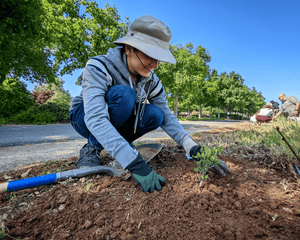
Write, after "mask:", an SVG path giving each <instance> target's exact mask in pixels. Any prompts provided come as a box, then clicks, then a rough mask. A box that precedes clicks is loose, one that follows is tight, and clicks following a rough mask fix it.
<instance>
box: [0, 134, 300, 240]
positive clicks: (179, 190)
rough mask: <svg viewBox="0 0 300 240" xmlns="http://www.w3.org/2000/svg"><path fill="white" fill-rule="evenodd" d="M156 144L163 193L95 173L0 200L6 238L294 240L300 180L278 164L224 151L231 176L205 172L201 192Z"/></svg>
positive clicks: (188, 170)
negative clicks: (141, 189) (206, 176)
mask: <svg viewBox="0 0 300 240" xmlns="http://www.w3.org/2000/svg"><path fill="white" fill-rule="evenodd" d="M216 135H217V134H210V135H209V134H208V135H207V138H206V140H205V139H202V140H201V141H213V140H212V137H216ZM196 141H198V140H197V139H196ZM162 143H163V145H164V147H163V150H162V151H161V152H160V153H159V154H158V155H157V156H156V157H155V158H154V159H153V160H151V161H150V162H149V164H150V165H151V166H152V168H153V169H154V170H155V171H157V173H159V174H160V175H161V176H163V177H165V178H166V180H167V183H166V186H165V187H163V189H162V190H161V191H159V192H158V191H155V192H154V193H143V192H142V191H140V189H139V187H138V186H137V185H136V184H135V182H134V181H133V180H132V179H129V180H127V181H124V180H122V179H121V178H118V177H111V176H108V175H104V174H95V175H91V176H87V177H84V178H80V179H69V180H66V181H63V182H60V183H58V184H54V185H52V186H41V187H38V188H34V189H26V190H21V191H18V192H15V193H1V194H0V206H1V210H0V216H1V218H2V220H1V221H2V222H3V223H4V225H5V228H4V229H5V232H6V233H7V234H9V235H10V236H12V237H14V238H18V239H25V238H27V239H210V240H211V239H299V236H300V225H299V220H300V204H299V197H300V192H299V184H300V181H299V180H298V179H296V178H294V177H293V176H292V175H291V173H290V171H289V169H288V167H287V165H286V164H285V159H284V157H277V156H275V155H272V154H269V155H268V156H266V155H263V152H264V150H263V149H260V148H257V149H256V150H255V151H256V152H255V151H253V153H251V152H247V153H244V155H245V156H247V157H241V156H240V155H237V154H239V152H238V150H237V152H235V150H234V149H229V150H230V151H229V150H228V149H227V150H228V151H227V152H224V153H223V154H221V155H219V158H220V159H221V160H222V161H224V162H225V163H226V164H227V165H228V166H229V167H230V169H231V170H232V173H231V174H229V175H227V176H225V177H222V176H220V175H218V174H217V173H215V172H211V173H209V176H210V177H209V179H208V180H207V181H206V182H204V183H203V184H201V186H200V179H199V178H198V175H197V173H195V172H194V168H195V167H196V166H197V165H196V163H195V162H194V161H193V160H190V161H189V160H187V158H186V156H185V154H184V150H183V148H181V147H178V146H177V145H176V144H175V143H174V142H173V141H164V142H162ZM207 143H208V142H207ZM225 149H226V148H225ZM234 154H236V155H234ZM254 154H260V155H256V157H251V156H254ZM76 160H77V159H76V158H71V159H69V160H67V161H63V162H57V163H51V164H49V163H48V164H44V165H40V166H31V170H28V169H22V170H19V171H16V172H8V173H5V174H2V175H0V182H5V181H7V178H9V177H10V179H13V180H16V179H20V178H22V176H21V175H22V174H25V173H27V174H28V175H27V176H26V177H32V176H37V175H39V174H41V173H49V172H55V171H62V170H67V169H73V168H75V162H76ZM111 160H112V159H111V158H110V157H109V156H106V157H103V158H102V163H103V164H104V165H105V164H107V163H108V162H110V161H111ZM23 176H24V175H23ZM4 177H5V178H6V179H5V178H4ZM4 239H10V238H9V237H6V238H4Z"/></svg>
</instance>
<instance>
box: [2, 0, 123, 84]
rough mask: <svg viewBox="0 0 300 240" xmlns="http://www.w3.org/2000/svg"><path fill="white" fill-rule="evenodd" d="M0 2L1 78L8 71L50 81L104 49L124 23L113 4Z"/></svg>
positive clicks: (90, 1)
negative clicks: (99, 5) (101, 5)
mask: <svg viewBox="0 0 300 240" xmlns="http://www.w3.org/2000/svg"><path fill="white" fill-rule="evenodd" d="M0 6H1V8H0V9H1V10H0V20H1V21H0V49H1V52H0V66H1V68H0V83H2V82H3V80H4V79H5V78H6V76H7V75H11V76H14V77H23V78H24V79H25V80H26V81H31V82H41V83H45V82H48V83H53V82H55V78H57V77H58V75H63V74H66V73H68V74H70V73H72V71H73V70H75V69H78V68H83V67H84V65H85V64H86V62H87V60H88V59H89V58H90V57H91V56H95V55H98V54H103V53H104V52H106V51H107V50H108V48H110V47H112V46H113V41H115V40H116V39H117V38H119V37H121V36H123V35H124V33H125V32H126V31H127V27H128V22H123V21H121V19H120V16H119V14H118V12H117V9H116V7H115V6H113V7H110V6H109V5H106V6H105V8H104V9H101V8H98V5H97V3H96V2H94V1H93V0H83V1H81V0H30V1H29V0H2V1H1V3H0ZM81 11H84V12H85V13H84V14H80V12H81Z"/></svg>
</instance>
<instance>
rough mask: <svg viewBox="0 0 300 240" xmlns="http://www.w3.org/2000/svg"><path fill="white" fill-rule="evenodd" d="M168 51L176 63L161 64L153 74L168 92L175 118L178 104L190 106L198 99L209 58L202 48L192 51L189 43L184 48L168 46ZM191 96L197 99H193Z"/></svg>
mask: <svg viewBox="0 0 300 240" xmlns="http://www.w3.org/2000/svg"><path fill="white" fill-rule="evenodd" d="M170 51H171V52H172V54H173V55H174V57H175V58H176V60H177V63H176V64H174V65H172V64H168V63H161V64H160V66H159V68H157V69H156V70H155V73H156V74H157V76H158V77H159V79H160V80H161V82H162V84H163V85H164V87H165V88H166V89H167V90H168V92H167V93H168V94H169V99H170V98H171V99H172V100H173V101H174V115H175V116H177V115H178V102H180V101H185V102H187V105H190V104H193V102H195V101H197V100H199V99H200V96H199V93H200V91H201V88H202V86H203V82H204V79H205V77H206V76H207V72H208V67H207V66H206V61H207V60H208V59H209V58H208V53H207V52H206V50H205V51H204V48H202V47H201V46H198V47H197V48H196V49H195V50H194V46H193V45H192V44H191V43H188V44H187V45H186V46H185V47H183V46H182V45H177V46H170ZM203 51H204V52H205V53H206V55H205V56H202V52H203ZM203 59H205V60H203ZM193 96H197V97H195V98H193ZM199 101H201V99H200V100H199Z"/></svg>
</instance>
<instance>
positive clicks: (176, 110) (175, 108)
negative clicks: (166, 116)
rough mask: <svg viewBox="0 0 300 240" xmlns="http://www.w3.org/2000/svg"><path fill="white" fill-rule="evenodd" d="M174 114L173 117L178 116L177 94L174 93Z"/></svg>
mask: <svg viewBox="0 0 300 240" xmlns="http://www.w3.org/2000/svg"><path fill="white" fill-rule="evenodd" d="M174 115H175V117H178V94H177V95H176V97H175V102H174Z"/></svg>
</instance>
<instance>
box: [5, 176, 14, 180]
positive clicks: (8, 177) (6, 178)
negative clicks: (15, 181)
mask: <svg viewBox="0 0 300 240" xmlns="http://www.w3.org/2000/svg"><path fill="white" fill-rule="evenodd" d="M3 177H4V179H5V180H9V179H12V177H10V176H7V175H4V176H3Z"/></svg>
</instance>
